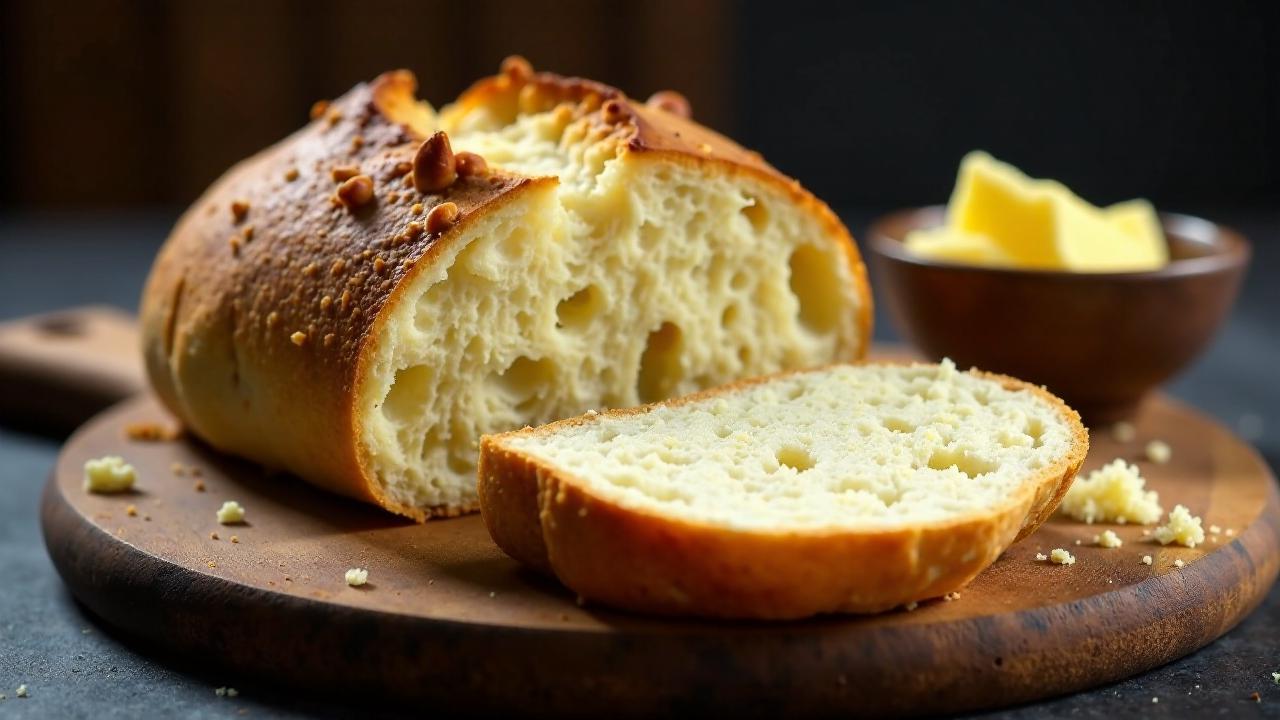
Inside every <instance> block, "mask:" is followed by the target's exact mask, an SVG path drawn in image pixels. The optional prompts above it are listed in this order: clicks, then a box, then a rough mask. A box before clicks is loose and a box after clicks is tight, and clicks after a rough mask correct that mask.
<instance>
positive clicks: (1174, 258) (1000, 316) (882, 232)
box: [868, 206, 1250, 425]
mask: <svg viewBox="0 0 1280 720" xmlns="http://www.w3.org/2000/svg"><path fill="white" fill-rule="evenodd" d="M944 212H945V209H944V208H942V207H941V206H935V207H926V208H920V209H916V210H904V211H900V212H896V213H893V214H890V215H887V216H885V217H882V218H880V219H879V220H877V221H876V222H875V223H873V224H872V227H871V230H870V232H869V233H868V235H869V238H870V251H871V256H872V259H873V260H872V261H873V263H874V265H875V269H876V271H877V276H878V279H879V289H880V291H881V293H882V298H883V299H884V300H885V301H886V303H887V305H888V308H889V312H890V314H891V316H892V317H893V321H894V323H895V325H896V326H897V328H898V331H899V332H900V333H901V334H902V335H903V337H904V338H905V339H906V340H908V341H909V342H910V343H911V344H912V345H914V346H915V347H916V348H917V349H918V350H920V351H921V352H922V353H923V354H924V355H926V356H928V357H929V358H931V359H933V360H938V359H941V358H943V357H949V358H951V359H952V360H954V361H955V362H956V364H957V365H959V366H960V367H962V368H967V367H970V366H977V367H979V368H982V369H984V370H991V371H994V372H1001V373H1006V374H1008V375H1012V376H1014V377H1018V378H1022V379H1023V380H1027V381H1030V382H1034V383H1037V384H1043V385H1045V386H1046V387H1048V388H1049V390H1050V391H1051V392H1053V393H1056V394H1057V395H1059V396H1060V397H1062V398H1063V399H1064V400H1066V401H1067V403H1069V404H1070V405H1071V406H1072V407H1074V408H1076V409H1077V410H1078V411H1079V412H1080V414H1081V415H1082V416H1083V417H1084V419H1085V421H1086V422H1087V423H1090V424H1094V425H1098V424H1105V423H1111V422H1115V421H1117V420H1122V419H1125V418H1128V417H1130V416H1132V415H1133V414H1134V412H1135V411H1136V410H1137V408H1138V405H1139V404H1140V403H1141V401H1142V398H1143V396H1144V395H1146V394H1147V393H1148V392H1149V391H1150V390H1152V389H1153V388H1155V387H1157V386H1159V385H1160V384H1162V383H1164V382H1165V381H1167V380H1168V379H1169V378H1171V377H1172V376H1173V375H1174V374H1176V373H1177V372H1178V371H1179V370H1181V369H1183V368H1184V367H1186V365H1187V364H1188V363H1190V362H1191V360H1192V359H1194V358H1195V357H1196V356H1197V355H1199V354H1200V352H1201V351H1203V350H1204V349H1205V347H1206V346H1207V345H1208V344H1209V341H1210V339H1212V338H1213V335H1214V333H1215V332H1216V331H1217V329H1218V327H1219V326H1220V325H1222V321H1223V319H1224V318H1225V317H1226V315H1227V312H1228V311H1229V310H1230V309H1231V305H1232V303H1233V302H1234V301H1235V298H1236V294H1237V291H1238V290H1239V288H1240V281H1241V279H1242V278H1243V276H1244V271H1245V267H1246V266H1247V265H1248V262H1249V254H1250V252H1249V243H1248V242H1247V241H1246V240H1245V239H1244V237H1242V236H1241V235H1240V234H1239V233H1237V232H1235V231H1234V230H1231V229H1230V228H1226V227H1223V226H1221V225H1217V224H1214V223H1211V222H1209V221H1207V220H1202V219H1200V218H1196V217H1190V216H1187V215H1174V214H1168V213H1162V214H1161V216H1160V220H1161V223H1162V224H1163V226H1164V232H1165V237H1166V238H1167V239H1168V242H1169V255H1170V258H1171V259H1170V262H1169V264H1168V265H1166V266H1165V267H1163V268H1161V269H1159V270H1151V271H1145V272H1118V273H1071V272H1062V271H1052V270H1018V269H1008V268H989V267H979V266H970V265H959V264H952V263H946V262H942V261H937V260H928V259H922V258H919V257H916V256H914V255H911V254H909V253H908V252H907V250H906V249H905V248H904V247H903V245H902V239H903V238H905V237H906V236H907V233H909V232H910V231H912V230H915V229H917V228H925V227H932V226H936V225H940V224H942V221H943V216H944Z"/></svg>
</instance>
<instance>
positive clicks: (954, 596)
mask: <svg viewBox="0 0 1280 720" xmlns="http://www.w3.org/2000/svg"><path fill="white" fill-rule="evenodd" d="M942 599H943V600H946V601H947V602H951V601H953V600H959V599H960V591H958V590H957V591H955V592H949V593H947V594H946V595H943V596H942Z"/></svg>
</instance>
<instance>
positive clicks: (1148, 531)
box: [1142, 529, 1151, 537]
mask: <svg viewBox="0 0 1280 720" xmlns="http://www.w3.org/2000/svg"><path fill="white" fill-rule="evenodd" d="M1150 535H1151V531H1150V530H1146V529H1143V531H1142V537H1148V536H1150Z"/></svg>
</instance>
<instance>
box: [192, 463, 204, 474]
mask: <svg viewBox="0 0 1280 720" xmlns="http://www.w3.org/2000/svg"><path fill="white" fill-rule="evenodd" d="M201 475H204V471H203V470H201V469H200V468H198V467H196V466H195V465H192V466H191V477H200V476H201Z"/></svg>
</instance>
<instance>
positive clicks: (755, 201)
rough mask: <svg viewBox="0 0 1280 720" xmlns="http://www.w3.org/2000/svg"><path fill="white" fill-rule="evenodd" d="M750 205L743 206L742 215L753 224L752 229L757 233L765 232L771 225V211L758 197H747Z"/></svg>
mask: <svg viewBox="0 0 1280 720" xmlns="http://www.w3.org/2000/svg"><path fill="white" fill-rule="evenodd" d="M747 201H748V202H749V203H750V204H749V205H744V206H742V215H743V217H745V218H746V219H747V222H750V223H751V227H752V229H754V230H755V231H756V232H764V229H765V227H766V226H767V225H768V224H769V210H768V209H767V208H765V206H764V203H762V202H760V198H758V197H751V196H748V197H747Z"/></svg>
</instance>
